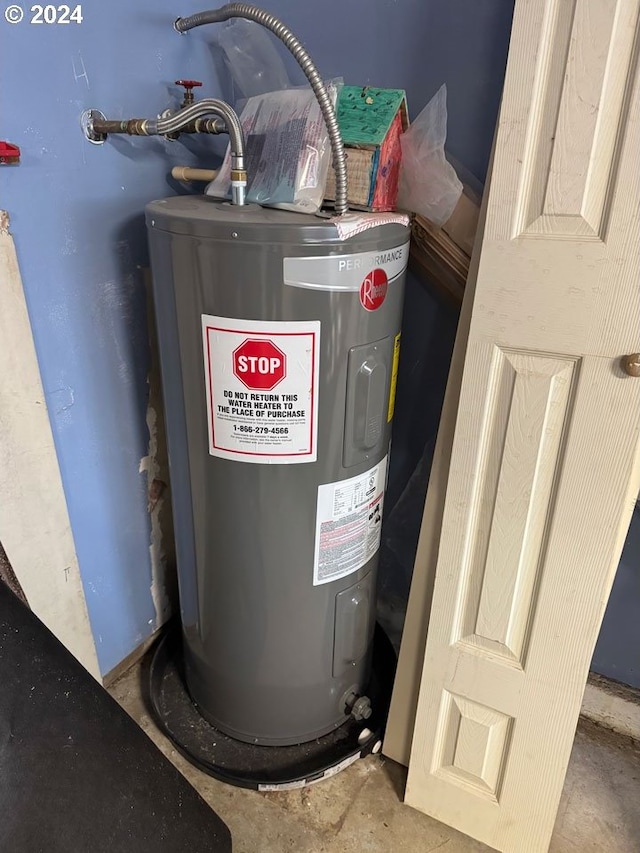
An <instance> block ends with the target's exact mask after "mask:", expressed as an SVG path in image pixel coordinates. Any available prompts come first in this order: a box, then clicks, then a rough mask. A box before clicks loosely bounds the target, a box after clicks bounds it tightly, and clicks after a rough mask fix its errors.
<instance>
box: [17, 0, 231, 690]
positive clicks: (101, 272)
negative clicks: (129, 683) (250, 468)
mask: <svg viewBox="0 0 640 853" xmlns="http://www.w3.org/2000/svg"><path fill="white" fill-rule="evenodd" d="M174 8H175V7H174V5H173V4H170V3H157V2H153V0H142V1H141V2H140V1H139V2H136V3H135V4H132V3H128V2H125V0H109V2H99V0H88V2H85V3H84V5H83V11H84V21H83V23H82V24H80V25H77V24H68V25H66V26H60V25H58V26H55V25H50V26H48V25H29V24H28V23H27V21H26V20H25V21H23V22H22V23H21V24H17V25H14V26H12V27H11V26H10V25H9V24H7V23H6V22H5V21H4V19H0V41H1V50H0V80H1V81H2V86H1V87H0V138H2V139H7V140H10V141H11V142H13V143H15V144H17V145H19V146H20V147H21V149H22V162H21V163H20V165H19V166H16V167H4V168H0V207H2V208H6V209H7V210H8V211H9V214H10V217H11V228H12V232H13V234H14V237H15V242H16V247H17V251H18V257H19V261H20V266H21V271H22V276H23V282H24V288H25V292H26V297H27V303H28V308H29V313H30V317H31V322H32V326H33V331H34V336H35V342H36V349H37V352H38V358H39V362H40V368H41V372H42V379H43V384H44V388H45V394H46V399H47V404H48V406H49V412H50V417H51V421H52V426H53V432H54V437H55V442H56V447H57V451H58V457H59V460H60V466H61V471H62V477H63V483H64V487H65V493H66V497H67V502H68V507H69V514H70V518H71V524H72V528H73V533H74V537H75V542H76V548H77V553H78V557H79V561H80V568H81V574H82V579H83V583H84V588H85V593H86V599H87V604H88V609H89V615H90V620H91V625H92V628H93V632H94V636H95V638H96V645H97V650H98V657H99V662H100V667H101V670H102V672H103V673H106V672H108V671H109V670H110V669H111V668H112V667H113V666H115V665H116V664H117V663H118V662H120V661H121V660H122V659H123V658H124V657H125V656H126V655H127V654H128V653H129V652H131V651H132V649H133V648H135V646H136V645H138V644H139V643H140V641H141V640H142V639H143V638H145V637H147V636H148V635H149V634H150V633H151V631H152V630H153V628H154V627H155V620H156V612H155V608H154V605H153V601H152V598H151V594H150V587H151V566H150V556H149V542H150V525H149V517H148V513H147V499H146V478H145V477H144V476H142V475H141V474H139V472H138V469H139V465H140V460H141V458H142V457H144V456H145V455H146V454H147V448H148V440H149V437H148V432H147V427H146V423H145V416H146V406H147V370H148V362H149V359H148V338H147V323H146V315H145V292H144V286H143V282H142V278H141V274H140V268H141V267H143V266H145V265H147V263H148V258H147V249H146V243H145V232H144V223H143V219H142V211H143V209H144V205H145V203H146V202H147V201H148V200H150V199H152V198H156V197H158V196H162V195H167V194H170V193H171V192H172V191H173V190H174V188H173V187H172V186H170V185H169V184H168V182H167V179H166V175H167V172H168V170H169V169H170V167H171V165H172V164H173V163H176V162H184V163H190V162H195V160H196V159H197V158H196V157H195V156H194V155H193V154H192V153H191V152H190V151H189V149H187V148H186V147H185V146H184V145H183V144H182V143H180V142H175V143H171V142H164V141H160V140H136V141H130V140H126V139H118V140H115V141H114V142H113V143H108V144H106V145H104V146H101V147H98V146H92V145H90V144H88V143H87V142H86V141H85V140H84V137H83V136H82V134H81V131H80V127H79V117H80V114H81V112H82V110H84V109H85V108H87V107H99V108H101V109H102V110H104V111H105V112H107V113H108V114H109V115H110V116H113V117H121V116H129V115H145V114H147V113H155V112H157V111H160V110H162V109H164V108H165V107H166V106H168V105H169V103H170V100H171V98H170V93H169V88H168V85H169V84H170V83H171V82H172V81H173V80H175V79H177V78H178V77H181V76H182V77H197V78H199V79H202V80H205V81H207V85H206V87H205V88H204V89H203V90H201V91H203V92H205V93H206V94H209V95H215V94H217V91H218V88H219V87H218V85H217V83H216V81H215V76H214V70H213V66H212V63H211V57H210V53H209V51H208V49H207V47H206V45H205V44H204V43H202V42H198V41H195V40H191V41H188V40H187V39H185V38H182V37H180V36H178V35H177V33H175V32H174V31H173V30H172V26H171V25H172V22H173V20H174V18H175V12H174ZM191 9H192V10H193V11H195V7H194V6H193V5H192V6H191ZM27 14H28V13H27ZM33 523H34V525H35V524H39V523H42V521H41V520H40V519H33Z"/></svg>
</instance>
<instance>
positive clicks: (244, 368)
mask: <svg viewBox="0 0 640 853" xmlns="http://www.w3.org/2000/svg"><path fill="white" fill-rule="evenodd" d="M233 373H234V375H235V376H237V378H238V379H239V380H240V381H241V382H242V384H243V385H245V386H246V387H247V388H251V389H252V390H254V391H271V390H272V389H273V388H275V387H276V385H278V384H279V383H280V382H282V380H283V379H284V377H285V376H286V375H287V357H286V356H285V354H284V353H283V352H282V350H281V349H279V348H278V347H277V346H276V345H275V344H274V343H273V341H270V340H252V339H251V338H249V339H247V340H246V341H243V342H242V343H241V344H240V346H239V347H238V348H237V349H236V350H235V351H234V353H233Z"/></svg>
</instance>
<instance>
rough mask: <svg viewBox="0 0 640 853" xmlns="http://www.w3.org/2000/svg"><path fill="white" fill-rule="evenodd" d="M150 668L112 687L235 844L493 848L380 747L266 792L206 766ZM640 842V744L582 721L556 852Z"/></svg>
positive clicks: (305, 848) (309, 850)
mask: <svg viewBox="0 0 640 853" xmlns="http://www.w3.org/2000/svg"><path fill="white" fill-rule="evenodd" d="M140 672H141V670H140V667H138V666H136V667H134V668H133V669H132V670H130V671H129V672H128V673H127V674H126V675H124V676H123V677H122V678H120V679H119V680H118V681H117V682H116V683H115V684H114V685H113V686H112V687H111V689H110V692H111V694H112V695H113V696H114V697H115V698H116V699H117V700H118V702H120V704H121V705H122V706H123V707H124V708H125V710H126V711H128V713H129V714H130V715H131V716H132V717H133V718H134V719H135V720H136V721H137V722H138V723H139V724H140V726H141V727H142V728H143V730H144V731H145V732H146V733H147V734H148V735H149V737H150V738H151V739H152V740H153V741H154V742H155V743H156V745H157V746H158V747H159V748H160V749H161V750H162V752H163V753H164V754H165V755H166V756H167V757H168V758H169V759H170V760H171V761H172V762H173V763H174V764H175V766H176V767H177V768H178V770H180V771H181V773H183V775H184V776H185V777H186V778H187V779H188V780H189V782H191V784H192V785H193V786H194V787H195V788H196V789H197V790H198V791H199V792H200V794H201V795H202V797H204V799H205V800H206V801H207V802H208V803H209V804H210V805H211V806H212V807H213V808H214V809H215V811H216V812H217V813H218V814H219V815H220V817H222V819H223V820H224V821H225V822H226V823H227V825H228V826H229V828H230V829H231V833H232V835H233V849H234V853H430V851H434V850H438V849H442V848H446V853H481V851H485V853H486V852H487V851H488V850H489V848H488V847H486V846H485V845H483V844H479V843H478V842H476V841H472V840H471V839H469V838H467V837H466V836H464V835H461V834H460V833H459V832H456V831H455V830H452V829H450V828H449V827H447V826H444V825H443V824H441V823H438V822H437V821H435V820H432V819H431V818H429V817H427V816H426V815H423V814H421V813H419V812H417V811H415V810H414V809H412V808H409V807H408V806H405V805H403V804H402V801H401V797H402V791H403V787H404V781H405V776H406V770H405V769H404V768H403V767H401V766H400V765H398V764H395V763H394V762H392V761H389V760H388V759H384V758H381V757H378V756H370V757H369V758H366V759H364V760H361V761H357V762H356V763H355V764H353V765H352V766H351V767H349V768H348V769H347V770H345V771H343V772H342V773H340V774H338V775H337V776H335V777H333V778H332V779H329V780H328V781H326V782H322V783H320V784H318V785H315V786H312V787H310V788H307V789H304V790H298V791H292V792H287V793H285V792H283V793H272V794H259V793H257V792H255V791H246V790H243V789H241V788H233V787H231V786H229V785H225V784H223V783H221V782H217V781H216V780H215V779H212V778H211V777H209V776H207V775H205V774H204V773H201V772H200V771H199V770H197V769H195V768H194V767H192V766H191V765H190V764H189V763H188V762H187V761H186V760H185V759H184V758H182V757H181V756H180V755H179V754H178V753H177V752H176V751H175V750H174V749H173V748H172V746H171V743H170V742H169V741H168V740H166V738H165V737H164V736H163V735H162V734H161V733H160V732H159V730H158V729H157V728H156V726H155V724H154V723H153V721H152V720H151V718H150V716H149V712H148V710H147V709H146V708H145V706H144V704H143V700H142V697H141V690H140ZM638 851H640V745H639V744H637V743H634V741H632V740H630V739H628V738H623V737H619V736H616V735H614V734H612V733H610V732H609V731H608V730H607V729H601V728H599V727H597V726H595V725H593V724H591V723H588V722H585V721H583V722H581V724H580V726H579V728H578V732H577V735H576V740H575V745H574V748H573V753H572V756H571V763H570V765H569V772H568V774H567V779H566V784H565V788H564V794H563V797H562V801H561V804H560V809H559V812H558V819H557V822H556V829H555V833H554V836H553V841H552V843H551V848H550V853H638Z"/></svg>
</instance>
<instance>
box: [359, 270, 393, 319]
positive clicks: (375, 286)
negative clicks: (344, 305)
mask: <svg viewBox="0 0 640 853" xmlns="http://www.w3.org/2000/svg"><path fill="white" fill-rule="evenodd" d="M388 286H389V280H388V278H387V274H386V272H385V271H384V270H383V269H381V268H380V267H376V269H374V270H371V272H370V273H369V274H368V275H367V277H366V278H365V280H364V281H363V282H362V284H361V285H360V302H361V303H362V307H363V308H366V309H367V311H376V310H377V309H378V308H379V307H380V306H381V305H382V303H383V302H384V300H385V297H386V295H387V288H388Z"/></svg>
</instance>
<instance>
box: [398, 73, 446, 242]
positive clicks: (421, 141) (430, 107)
mask: <svg viewBox="0 0 640 853" xmlns="http://www.w3.org/2000/svg"><path fill="white" fill-rule="evenodd" d="M446 138H447V87H446V86H445V85H442V86H441V87H440V88H439V89H438V91H437V92H436V94H435V95H434V96H433V98H432V99H431V100H430V101H429V103H428V104H427V106H426V107H425V108H424V109H423V110H422V112H421V113H420V115H419V116H418V118H417V119H416V120H415V121H414V122H413V123H412V124H411V126H410V127H409V129H408V130H407V131H406V133H404V134H403V135H402V136H401V137H400V143H401V145H402V164H401V166H400V189H399V192H398V208H400V209H402V210H409V211H411V212H412V213H419V214H421V215H422V216H424V217H425V218H426V219H428V220H429V221H430V222H433V224H434V225H438V226H440V225H443V224H444V223H445V222H446V221H447V219H449V217H450V216H451V214H452V213H453V211H454V209H455V206H456V204H457V203H458V199H459V198H460V194H461V193H462V183H461V182H460V180H459V178H458V176H457V174H456V170H455V169H454V168H453V166H452V165H451V164H450V163H449V162H448V161H447V159H446V157H445V154H444V143H445V141H446Z"/></svg>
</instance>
